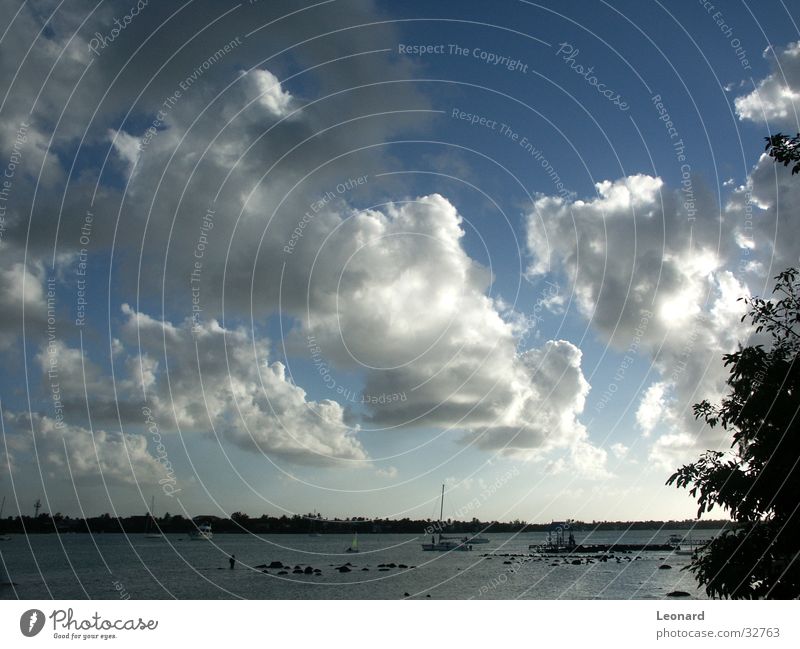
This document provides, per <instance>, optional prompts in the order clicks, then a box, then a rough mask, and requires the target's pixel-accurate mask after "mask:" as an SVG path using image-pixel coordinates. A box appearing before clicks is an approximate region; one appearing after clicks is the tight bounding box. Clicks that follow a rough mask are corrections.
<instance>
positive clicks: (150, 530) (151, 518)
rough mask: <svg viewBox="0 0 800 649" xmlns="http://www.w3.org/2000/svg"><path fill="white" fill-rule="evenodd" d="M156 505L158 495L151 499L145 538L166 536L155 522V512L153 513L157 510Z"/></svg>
mask: <svg viewBox="0 0 800 649" xmlns="http://www.w3.org/2000/svg"><path fill="white" fill-rule="evenodd" d="M155 505H156V497H155V496H153V497H152V498H151V499H150V511H149V512H148V516H147V523H146V524H145V528H144V538H146V539H163V538H164V535H163V534H162V533H161V532H159V531H158V527H157V525H156V524H155V514H154V513H153V512H154V510H155Z"/></svg>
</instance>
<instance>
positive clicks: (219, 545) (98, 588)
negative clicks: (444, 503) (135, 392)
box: [0, 530, 710, 599]
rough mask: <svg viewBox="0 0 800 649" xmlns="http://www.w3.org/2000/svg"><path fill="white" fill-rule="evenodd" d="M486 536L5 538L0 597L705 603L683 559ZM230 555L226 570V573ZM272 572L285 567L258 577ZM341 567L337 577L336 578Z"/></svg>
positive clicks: (637, 535)
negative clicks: (572, 551)
mask: <svg viewBox="0 0 800 649" xmlns="http://www.w3.org/2000/svg"><path fill="white" fill-rule="evenodd" d="M673 532H677V531H676V530H659V531H658V532H650V531H636V532H627V533H623V532H595V533H593V534H592V535H591V536H588V535H586V534H576V538H577V541H578V542H579V543H581V542H584V543H585V542H592V543H612V542H620V543H665V542H666V541H667V539H668V537H669V536H670V534H672V533H673ZM681 534H683V533H681ZM709 535H710V534H708V533H706V534H704V536H709ZM486 536H488V537H489V538H491V543H489V544H488V545H479V546H476V547H475V549H474V550H473V551H472V552H450V553H439V552H423V551H422V549H421V547H420V543H421V541H422V538H421V537H414V536H408V535H401V534H375V535H364V536H359V550H360V552H358V553H347V552H345V550H346V549H347V548H348V547H349V546H350V543H351V537H350V536H349V535H347V534H336V535H333V534H331V535H322V536H318V537H311V536H307V535H293V534H292V535H289V534H272V535H264V536H249V535H242V534H215V535H214V538H213V540H211V541H190V540H189V539H188V537H186V536H183V535H167V536H166V537H164V538H162V539H148V538H145V537H144V535H128V536H125V535H122V534H96V535H91V536H90V535H87V534H68V535H61V536H56V535H54V534H51V535H37V536H30V537H27V538H26V537H24V536H15V537H14V538H13V539H12V540H11V541H6V542H3V543H2V544H1V545H0V556H2V560H3V562H4V563H5V565H6V567H7V569H8V573H9V576H10V577H11V580H12V581H13V582H14V583H15V586H14V587H8V586H5V587H2V588H0V597H3V598H6V599H8V598H14V597H19V598H24V599H38V598H49V597H54V598H62V599H76V598H85V597H91V598H96V599H97V598H99V599H117V598H121V597H123V594H124V597H123V598H125V599H127V598H131V599H157V598H172V597H175V598H178V599H218V598H247V599H399V598H402V597H403V596H404V595H405V594H406V593H408V595H409V596H412V597H427V596H428V595H430V597H431V598H438V599H471V598H475V599H483V598H500V599H514V598H525V599H559V598H560V599H596V598H601V599H643V598H644V599H650V598H663V597H665V596H666V595H667V593H669V592H671V591H676V590H680V591H687V592H688V593H690V594H691V596H692V597H704V593H702V592H701V591H700V590H699V589H698V588H697V586H696V584H695V582H694V579H693V578H692V575H691V574H690V573H688V572H687V571H684V570H681V568H682V567H684V566H685V565H686V564H687V563H688V560H689V557H687V556H676V555H673V554H670V553H665V552H644V553H641V555H640V558H636V555H635V554H618V555H617V557H616V558H613V559H610V560H608V561H598V560H591V555H588V557H583V558H582V559H581V561H580V565H573V562H572V558H571V559H570V560H569V561H565V560H564V559H563V558H539V557H533V558H530V557H527V556H526V555H528V545H529V544H537V543H541V542H543V541H544V538H545V535H544V534H541V533H523V534H516V535H515V534H488V535H486ZM487 554H488V555H489V556H488V557H487V556H484V555H487ZM230 555H235V556H236V560H237V564H236V568H235V569H233V570H231V569H230V568H229V558H230ZM502 555H519V556H502ZM587 558H588V559H589V561H587ZM617 559H619V561H618V560H617ZM272 562H280V563H281V564H282V565H283V566H285V567H284V568H264V567H263V566H269V564H270V563H272ZM346 564H349V565H347V570H342V571H340V570H339V569H338V568H340V567H341V566H343V565H346ZM663 565H669V566H671V569H661V568H660V567H661V566H663ZM404 566H405V567H404ZM308 567H310V570H307V568H308ZM265 570H266V572H264V571H265ZM315 570H316V572H315ZM280 573H285V574H280ZM1 576H2V575H0V577H1ZM1 580H2V579H0V581H1Z"/></svg>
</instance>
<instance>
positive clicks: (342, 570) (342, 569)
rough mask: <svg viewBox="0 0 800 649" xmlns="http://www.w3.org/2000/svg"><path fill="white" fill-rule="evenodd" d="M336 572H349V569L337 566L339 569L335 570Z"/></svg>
mask: <svg viewBox="0 0 800 649" xmlns="http://www.w3.org/2000/svg"><path fill="white" fill-rule="evenodd" d="M337 570H338V571H339V572H350V568H348V567H347V566H339V567H338V568H337Z"/></svg>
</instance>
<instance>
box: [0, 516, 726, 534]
mask: <svg viewBox="0 0 800 649" xmlns="http://www.w3.org/2000/svg"><path fill="white" fill-rule="evenodd" d="M206 522H207V523H210V524H211V527H212V529H213V531H214V533H215V534H216V533H233V534H236V533H246V532H252V533H256V534H346V533H352V532H354V531H357V532H359V533H364V534H392V533H398V534H400V533H402V534H423V533H426V532H430V531H431V530H434V531H436V532H438V531H439V529H440V526H439V524H438V523H437V522H435V521H432V520H430V519H426V520H412V519H410V518H400V519H368V518H363V517H357V518H351V519H338V518H335V519H325V518H323V517H322V516H321V515H318V514H317V515H313V514H308V515H305V516H301V515H294V516H280V517H276V516H267V515H264V516H260V517H258V518H255V517H252V518H251V517H250V516H248V515H247V514H243V513H241V512H236V513H234V514H232V515H231V516H230V518H221V517H218V516H196V517H194V518H193V519H189V518H185V517H184V516H181V515H174V516H173V515H170V514H168V513H167V514H164V516H162V517H159V518H151V517H150V516H148V515H142V516H125V517H119V518H117V517H114V516H111V515H110V514H103V515H101V516H95V517H91V518H85V519H84V518H71V517H69V516H62V515H61V514H54V515H52V516H51V515H50V514H40V515H39V516H38V517H33V516H22V517H21V518H20V517H14V518H12V517H8V518H6V519H3V520H0V533H4V534H12V533H28V534H47V533H53V532H56V531H58V532H60V533H70V532H77V533H87V532H108V533H115V532H116V533H119V532H126V533H130V534H136V533H142V532H157V531H161V532H163V533H165V534H171V533H188V532H191V531H192V530H193V529H195V527H196V526H197V525H199V524H200V523H206ZM726 524H727V525H729V524H730V521H724V520H702V521H696V520H682V521H633V522H626V521H592V522H591V523H589V522H585V521H570V522H569V526H570V529H572V530H573V531H575V532H588V531H591V530H611V531H623V530H660V529H670V530H671V529H676V530H685V529H703V530H708V529H720V528H722V527H724V526H725V525H726ZM552 525H553V524H552V523H528V522H525V521H519V520H515V521H510V522H499V521H488V522H484V521H479V520H478V519H476V518H473V519H472V520H471V521H452V520H447V521H446V522H445V523H443V524H442V525H441V528H442V529H443V531H444V532H446V533H451V534H468V533H476V532H547V531H548V530H549V529H550V528H551V526H552Z"/></svg>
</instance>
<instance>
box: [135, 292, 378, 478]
mask: <svg viewBox="0 0 800 649" xmlns="http://www.w3.org/2000/svg"><path fill="white" fill-rule="evenodd" d="M123 313H124V314H125V315H126V316H127V320H126V322H125V324H124V325H123V328H122V338H123V341H124V342H125V343H126V344H127V345H128V349H130V348H131V346H134V347H135V346H136V345H137V344H140V345H141V347H139V348H138V351H133V350H131V352H130V355H129V356H128V357H127V359H126V361H125V365H126V367H127V370H128V373H127V377H128V379H127V383H123V387H127V393H128V395H130V397H131V398H132V397H133V395H135V394H137V393H139V394H141V392H142V386H144V389H145V390H146V392H147V394H148V402H149V405H150V407H151V408H152V410H153V411H154V412H155V413H157V416H158V417H159V420H160V422H161V425H162V426H165V427H168V428H170V427H173V426H179V427H180V428H181V429H183V430H185V431H187V432H197V431H201V432H208V431H210V430H211V427H212V426H213V427H214V428H215V429H216V431H217V432H218V433H221V434H222V435H224V436H225V437H226V438H227V439H230V440H231V441H233V442H234V443H236V444H237V445H239V446H241V447H243V448H245V449H248V450H255V451H257V452H260V453H264V454H266V455H268V456H275V457H276V458H280V459H285V460H289V461H292V462H296V463H299V464H311V465H326V464H333V463H336V462H339V461H342V460H355V461H359V462H360V461H364V460H366V459H367V456H366V453H365V452H364V450H363V448H362V447H361V444H360V443H359V442H358V440H357V437H356V433H357V428H356V429H353V428H352V427H350V426H348V425H346V424H345V422H344V410H343V408H342V407H341V406H340V405H339V404H338V403H336V402H334V401H332V400H328V399H323V400H320V401H313V400H309V399H308V398H307V396H306V393H305V391H304V390H303V389H302V388H300V387H299V386H297V385H295V384H294V383H293V382H292V381H290V379H289V378H288V377H287V375H286V371H285V367H284V365H283V364H282V363H280V362H272V363H267V359H268V357H269V341H268V340H267V339H265V338H259V337H253V336H251V334H250V333H248V332H247V331H246V330H245V329H242V328H238V329H226V328H223V327H222V326H220V325H219V324H218V323H217V322H216V321H215V320H212V321H209V322H204V323H195V326H194V331H193V330H192V321H191V320H186V321H184V322H183V323H181V324H180V325H174V324H172V323H170V322H162V321H159V320H156V319H154V318H152V317H150V316H148V315H147V314H144V313H139V312H136V311H134V310H133V309H131V308H130V307H129V306H127V305H124V306H123ZM165 340H166V343H165Z"/></svg>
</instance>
